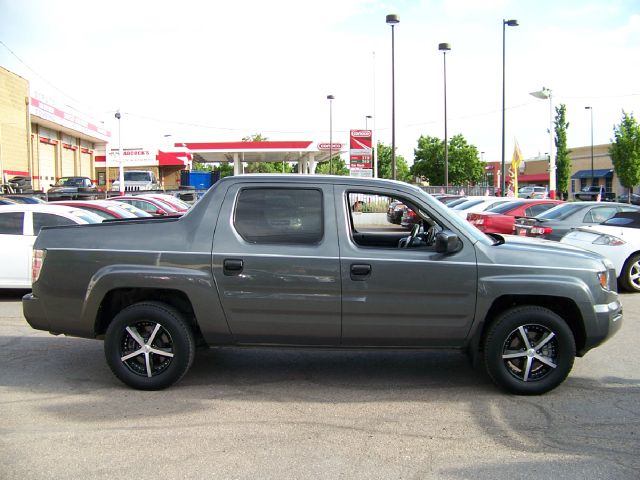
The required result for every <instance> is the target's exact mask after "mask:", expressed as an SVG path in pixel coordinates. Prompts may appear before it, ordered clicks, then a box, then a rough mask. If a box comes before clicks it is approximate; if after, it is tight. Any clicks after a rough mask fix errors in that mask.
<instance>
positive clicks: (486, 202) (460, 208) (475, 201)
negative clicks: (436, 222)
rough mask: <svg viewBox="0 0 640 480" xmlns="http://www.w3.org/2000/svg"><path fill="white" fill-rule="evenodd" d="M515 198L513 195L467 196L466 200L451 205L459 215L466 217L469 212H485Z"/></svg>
mask: <svg viewBox="0 0 640 480" xmlns="http://www.w3.org/2000/svg"><path fill="white" fill-rule="evenodd" d="M513 200H515V199H514V198H511V197H493V196H490V197H467V201H466V202H462V203H460V204H458V205H455V206H453V207H451V210H453V211H454V212H455V214H456V215H458V216H459V217H462V218H465V219H466V218H467V214H468V213H473V212H484V211H485V210H488V209H490V208H493V207H497V206H498V205H501V204H503V203H507V202H512V201H513Z"/></svg>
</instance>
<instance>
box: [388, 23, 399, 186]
mask: <svg viewBox="0 0 640 480" xmlns="http://www.w3.org/2000/svg"><path fill="white" fill-rule="evenodd" d="M398 23H400V17H399V16H398V15H396V14H393V13H392V14H390V15H387V24H389V25H391V175H392V177H391V178H393V179H394V180H395V179H396V72H395V36H394V27H395V26H396V25H397V24H398Z"/></svg>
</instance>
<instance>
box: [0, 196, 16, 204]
mask: <svg viewBox="0 0 640 480" xmlns="http://www.w3.org/2000/svg"><path fill="white" fill-rule="evenodd" d="M16 203H18V202H16V201H15V200H12V199H10V198H7V197H0V205H15V204H16Z"/></svg>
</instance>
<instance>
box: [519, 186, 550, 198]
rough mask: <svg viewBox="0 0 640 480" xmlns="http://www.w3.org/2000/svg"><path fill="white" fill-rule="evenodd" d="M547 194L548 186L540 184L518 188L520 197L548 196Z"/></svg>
mask: <svg viewBox="0 0 640 480" xmlns="http://www.w3.org/2000/svg"><path fill="white" fill-rule="evenodd" d="M547 194H548V192H547V187H540V186H538V185H527V186H524V187H521V188H519V189H518V197H520V198H546V196H547Z"/></svg>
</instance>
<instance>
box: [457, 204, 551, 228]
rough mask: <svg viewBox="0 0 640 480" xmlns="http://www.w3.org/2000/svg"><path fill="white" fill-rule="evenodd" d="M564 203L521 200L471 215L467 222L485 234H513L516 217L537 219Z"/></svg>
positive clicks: (468, 216)
mask: <svg viewBox="0 0 640 480" xmlns="http://www.w3.org/2000/svg"><path fill="white" fill-rule="evenodd" d="M560 203H563V202H562V200H536V199H520V200H514V201H512V202H507V203H503V204H501V205H498V206H497V207H494V208H491V209H489V210H486V211H484V212H476V213H469V214H468V215H467V220H468V221H469V222H471V224H472V225H475V226H476V227H477V228H479V229H480V230H481V231H483V232H484V233H503V234H509V235H510V234H512V233H513V224H514V221H515V217H521V216H525V217H535V216H536V215H539V214H541V213H542V212H546V211H547V210H549V209H550V208H553V207H555V206H556V205H558V204H560Z"/></svg>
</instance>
